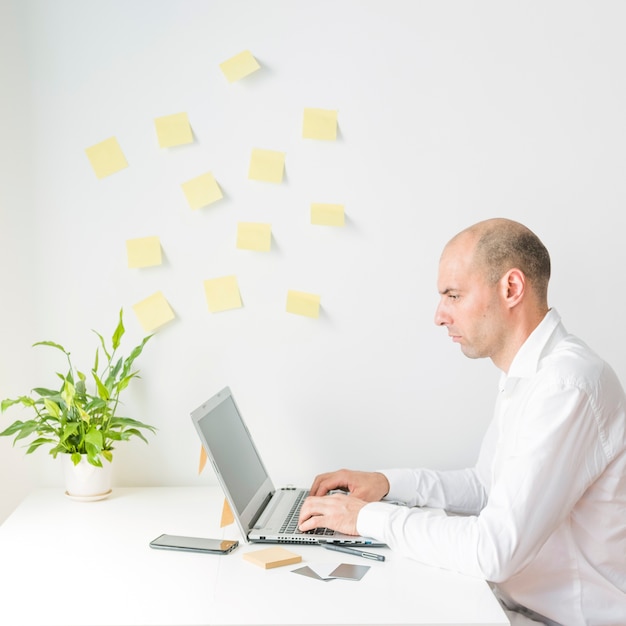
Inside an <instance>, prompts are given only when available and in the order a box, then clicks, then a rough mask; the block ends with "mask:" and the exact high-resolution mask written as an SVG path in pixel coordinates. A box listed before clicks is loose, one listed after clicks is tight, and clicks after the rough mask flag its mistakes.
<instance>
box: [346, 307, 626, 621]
mask: <svg viewBox="0 0 626 626" xmlns="http://www.w3.org/2000/svg"><path fill="white" fill-rule="evenodd" d="M383 473H384V474H385V475H386V476H387V478H388V480H389V484H390V487H391V488H390V491H389V494H388V495H387V496H386V498H385V499H386V500H393V501H400V502H403V503H406V504H407V505H408V506H396V505H394V504H391V503H389V502H384V501H383V502H375V503H370V504H367V505H366V506H365V507H364V508H363V509H362V510H361V511H360V513H359V517H358V520H357V530H358V532H359V534H362V535H365V536H369V537H374V538H376V539H377V540H379V541H384V542H385V543H387V544H388V545H389V546H390V547H391V548H392V549H394V550H396V551H398V552H399V553H402V554H405V555H407V556H410V557H412V558H415V559H416V560H418V561H421V562H423V563H427V564H429V565H433V566H437V567H442V568H446V569H451V570H455V571H458V572H461V573H463V574H468V575H472V576H477V577H481V578H484V579H486V580H488V581H491V582H494V583H496V584H497V585H496V586H497V590H498V593H499V595H500V596H501V597H503V598H504V599H505V602H506V604H508V605H509V606H510V607H511V608H513V609H521V610H525V609H530V611H531V612H535V613H536V614H537V615H538V616H544V617H545V618H547V619H546V620H545V621H546V622H547V623H550V620H552V622H556V623H558V624H564V625H565V626H579V625H580V626H582V625H585V626H624V625H626V399H625V397H624V391H623V390H622V387H621V385H620V383H619V381H618V379H617V377H616V375H615V373H614V372H613V370H612V369H611V368H610V367H609V366H608V365H607V364H606V363H605V362H604V361H602V359H600V358H599V357H598V356H597V355H596V354H594V353H593V352H592V351H591V350H590V349H589V348H588V347H587V346H586V345H585V344H584V343H583V342H582V341H580V340H579V339H577V338H576V337H574V336H572V335H569V334H568V333H567V332H566V331H565V328H564V327H563V325H562V323H561V320H560V317H559V315H558V313H557V312H556V311H555V310H554V309H552V310H550V311H549V312H548V314H547V315H546V317H545V318H544V319H543V321H542V322H541V323H540V324H539V326H538V327H537V328H536V329H535V330H534V332H533V333H532V334H531V335H530V337H529V338H528V339H527V340H526V342H525V343H524V345H523V346H522V347H521V348H520V350H519V352H518V353H517V355H516V356H515V358H514V360H513V362H512V363H511V367H510V369H509V372H508V374H506V375H505V374H504V373H503V374H502V376H501V378H500V384H499V394H498V398H497V401H496V407H495V414H494V418H493V421H492V422H491V424H490V426H489V428H488V430H487V432H486V435H485V438H484V440H483V443H482V447H481V450H480V455H479V458H478V462H477V464H476V466H475V467H473V468H471V469H465V470H453V471H444V472H439V471H432V470H426V469H417V470H400V469H396V470H385V471H384V472H383ZM420 506H429V507H437V508H443V509H445V510H447V511H451V512H455V513H460V514H463V515H456V516H443V517H442V516H441V515H436V514H433V513H430V512H427V511H422V510H420V509H419V508H412V507H420ZM522 607H523V608H522Z"/></svg>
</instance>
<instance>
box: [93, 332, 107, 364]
mask: <svg viewBox="0 0 626 626" xmlns="http://www.w3.org/2000/svg"><path fill="white" fill-rule="evenodd" d="M92 330H93V329H92ZM93 332H94V333H96V335H98V339H100V345H101V346H102V351H103V352H104V354H106V357H107V359H109V360H111V355H110V354H109V351H108V350H107V346H106V343H104V337H103V336H102V335H101V334H100V333H99V332H98V331H97V330H94V331H93ZM96 369H97V368H96Z"/></svg>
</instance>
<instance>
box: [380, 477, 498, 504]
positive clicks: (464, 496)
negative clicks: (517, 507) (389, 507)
mask: <svg viewBox="0 0 626 626" xmlns="http://www.w3.org/2000/svg"><path fill="white" fill-rule="evenodd" d="M382 473H383V474H384V475H385V476H386V478H387V480H388V481H389V493H388V494H387V495H386V496H385V500H390V501H395V502H401V503H402V504H406V505H408V506H428V507H433V508H437V509H444V510H446V511H450V512H454V513H462V514H465V515H469V514H474V515H477V514H478V513H479V512H480V510H481V509H482V508H483V507H484V506H485V504H486V501H487V492H486V491H485V488H484V485H483V484H482V483H481V481H480V480H479V478H478V475H477V473H476V471H475V470H474V469H473V468H472V469H463V470H452V471H443V472H442V471H437V470H429V469H416V470H411V469H391V470H383V471H382Z"/></svg>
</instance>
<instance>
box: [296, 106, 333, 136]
mask: <svg viewBox="0 0 626 626" xmlns="http://www.w3.org/2000/svg"><path fill="white" fill-rule="evenodd" d="M302 137H303V138H304V139H322V140H325V141H335V139H337V111H332V110H329V109H304V118H303V120H302Z"/></svg>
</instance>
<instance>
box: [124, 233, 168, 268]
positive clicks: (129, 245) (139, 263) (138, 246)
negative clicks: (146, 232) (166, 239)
mask: <svg viewBox="0 0 626 626" xmlns="http://www.w3.org/2000/svg"><path fill="white" fill-rule="evenodd" d="M126 255H127V257H128V267H130V268H133V267H151V266H152V265H161V240H160V239H159V238H158V237H142V238H140V239H128V240H127V241H126Z"/></svg>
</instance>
